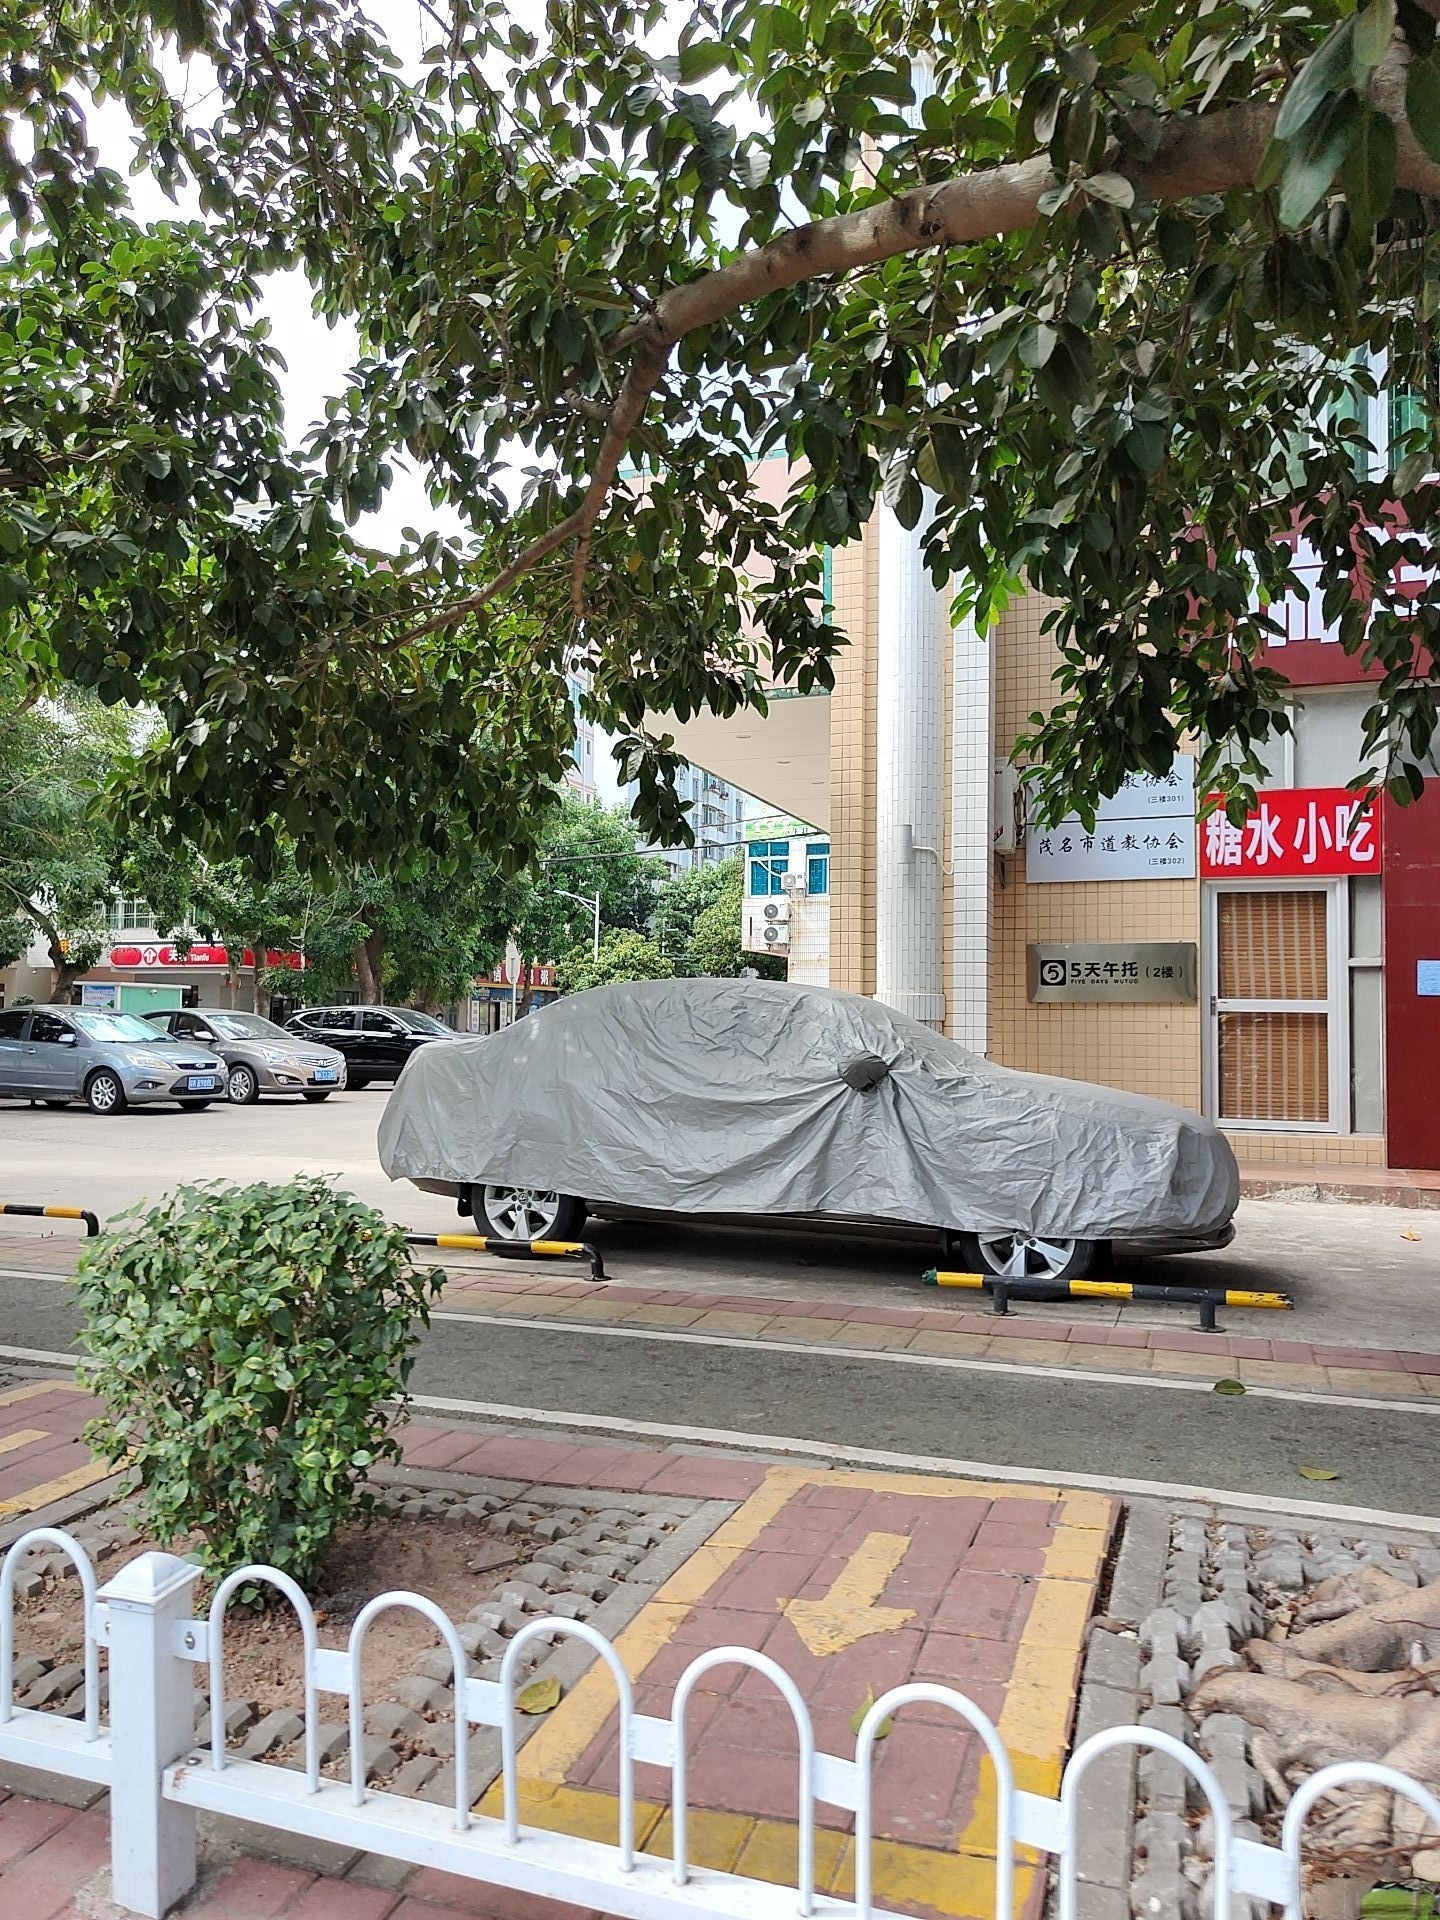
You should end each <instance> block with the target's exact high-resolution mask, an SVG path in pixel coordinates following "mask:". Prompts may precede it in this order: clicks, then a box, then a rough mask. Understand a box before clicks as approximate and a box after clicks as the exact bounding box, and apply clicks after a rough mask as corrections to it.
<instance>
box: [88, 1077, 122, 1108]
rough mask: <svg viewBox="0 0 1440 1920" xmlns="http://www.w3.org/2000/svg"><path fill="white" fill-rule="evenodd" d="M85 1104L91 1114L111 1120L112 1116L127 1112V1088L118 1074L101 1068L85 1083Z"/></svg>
mask: <svg viewBox="0 0 1440 1920" xmlns="http://www.w3.org/2000/svg"><path fill="white" fill-rule="evenodd" d="M85 1104H86V1106H87V1107H89V1109H90V1111H91V1113H98V1114H101V1115H102V1116H104V1117H105V1118H107V1119H108V1118H109V1116H110V1115H111V1114H114V1113H123V1112H124V1111H125V1088H124V1086H123V1085H122V1084H121V1080H120V1076H119V1074H118V1073H112V1072H111V1071H110V1069H109V1067H101V1068H100V1069H99V1070H98V1072H95V1073H92V1074H91V1076H90V1078H89V1079H88V1080H87V1081H86V1082H85Z"/></svg>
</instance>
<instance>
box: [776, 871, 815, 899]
mask: <svg viewBox="0 0 1440 1920" xmlns="http://www.w3.org/2000/svg"><path fill="white" fill-rule="evenodd" d="M780 884H781V886H782V887H783V888H784V889H785V891H786V893H791V894H794V893H808V892H809V891H810V886H809V882H808V881H807V880H806V878H805V875H804V874H803V873H782V874H781V876H780Z"/></svg>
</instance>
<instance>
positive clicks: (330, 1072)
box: [315, 1067, 335, 1080]
mask: <svg viewBox="0 0 1440 1920" xmlns="http://www.w3.org/2000/svg"><path fill="white" fill-rule="evenodd" d="M315 1078H316V1079H317V1080H333V1079H334V1078H335V1069H334V1068H333V1067H317V1068H316V1069H315Z"/></svg>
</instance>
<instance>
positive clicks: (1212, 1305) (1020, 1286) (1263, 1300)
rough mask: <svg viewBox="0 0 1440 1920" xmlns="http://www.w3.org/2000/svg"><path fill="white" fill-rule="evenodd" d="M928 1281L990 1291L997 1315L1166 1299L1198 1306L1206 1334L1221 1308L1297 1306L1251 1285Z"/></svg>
mask: <svg viewBox="0 0 1440 1920" xmlns="http://www.w3.org/2000/svg"><path fill="white" fill-rule="evenodd" d="M923 1278H924V1282H925V1285H926V1286H927V1287H963V1288H968V1289H969V1290H970V1291H971V1292H974V1293H988V1294H989V1296H990V1300H991V1305H992V1308H993V1310H994V1312H996V1313H1000V1314H1003V1313H1008V1312H1009V1311H1010V1302H1011V1301H1012V1300H1041V1301H1045V1302H1047V1303H1051V1302H1054V1301H1057V1300H1134V1301H1145V1302H1150V1301H1162V1302H1166V1303H1168V1304H1169V1305H1172V1306H1176V1305H1178V1306H1185V1307H1195V1308H1197V1309H1198V1310H1199V1314H1200V1331H1201V1332H1202V1333H1218V1332H1219V1331H1220V1329H1219V1327H1218V1326H1217V1325H1216V1321H1215V1313H1216V1309H1217V1308H1219V1307H1263V1308H1269V1309H1273V1310H1275V1311H1278V1312H1282V1313H1289V1312H1292V1311H1293V1310H1294V1306H1295V1296H1294V1295H1293V1294H1289V1293H1280V1292H1263V1291H1255V1290H1252V1289H1249V1288H1246V1287H1157V1286H1152V1285H1150V1284H1148V1283H1147V1282H1144V1281H1138V1280H1136V1281H1131V1280H1025V1279H1019V1278H1017V1279H1013V1280H1012V1279H1009V1278H1007V1277H1006V1276H1005V1275H1003V1274H991V1273H947V1272H945V1271H944V1270H943V1269H941V1268H936V1267H932V1268H931V1269H930V1270H929V1272H928V1273H926V1274H925V1275H924V1276H923Z"/></svg>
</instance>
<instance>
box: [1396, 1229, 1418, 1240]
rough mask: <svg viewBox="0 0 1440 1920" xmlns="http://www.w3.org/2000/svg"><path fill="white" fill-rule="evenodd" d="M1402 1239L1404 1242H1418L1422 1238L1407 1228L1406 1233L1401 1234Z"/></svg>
mask: <svg viewBox="0 0 1440 1920" xmlns="http://www.w3.org/2000/svg"><path fill="white" fill-rule="evenodd" d="M1400 1238H1401V1239H1402V1240H1418V1239H1419V1238H1420V1236H1419V1234H1418V1233H1412V1232H1411V1230H1410V1228H1409V1227H1407V1228H1406V1229H1405V1231H1404V1233H1402V1234H1401V1236H1400Z"/></svg>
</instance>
